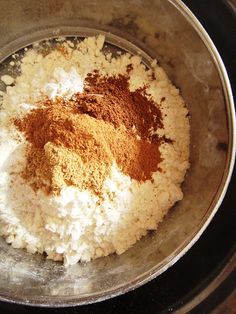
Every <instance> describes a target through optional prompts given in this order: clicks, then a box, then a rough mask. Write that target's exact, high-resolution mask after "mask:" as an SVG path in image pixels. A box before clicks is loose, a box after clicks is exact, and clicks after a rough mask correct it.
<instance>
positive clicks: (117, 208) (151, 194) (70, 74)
mask: <svg viewBox="0 0 236 314" xmlns="http://www.w3.org/2000/svg"><path fill="white" fill-rule="evenodd" d="M63 45H64V47H66V49H67V51H68V53H67V54H63V53H62V52H61V51H58V50H53V51H52V52H50V53H49V54H48V55H46V56H43V55H41V54H40V53H38V52H37V51H36V50H34V49H31V50H28V51H27V52H26V54H25V56H24V58H23V59H22V62H21V74H20V75H19V76H18V77H17V78H16V80H15V84H14V85H13V86H7V89H6V93H4V94H3V100H2V110H1V112H0V119H1V126H0V234H1V235H2V236H4V237H5V239H6V241H7V242H8V243H11V245H12V246H13V247H14V248H26V250H27V251H28V252H31V253H36V252H39V253H43V252H46V253H47V256H48V258H50V259H53V260H63V261H64V263H65V265H70V264H74V263H77V262H78V261H89V260H91V259H94V258H98V257H101V256H106V255H108V254H111V253H114V252H116V253H117V254H121V253H123V252H124V251H126V250H127V249H128V248H129V247H130V246H132V245H133V244H134V243H135V242H136V241H137V240H138V239H140V237H141V236H143V235H145V234H146V233H147V231H148V230H153V229H156V228H157V225H158V223H159V222H160V221H162V219H163V217H164V216H165V215H166V213H167V212H168V210H169V209H170V207H172V206H173V205H174V204H175V202H176V201H178V200H181V199H182V197H183V193H182V191H181V186H180V185H181V183H182V182H183V180H184V175H185V172H186V170H187V168H188V166H189V162H188V160H189V121H188V118H187V113H188V111H187V109H186V107H185V104H184V101H183V99H182V97H181V96H180V95H179V91H178V90H177V89H176V88H175V87H174V86H173V85H172V84H171V82H170V81H169V80H168V78H167V76H166V74H165V72H164V71H163V69H162V68H160V67H159V66H158V65H157V64H156V62H155V61H154V62H153V64H152V68H151V69H149V70H147V69H146V67H145V66H144V65H143V64H142V60H141V57H139V56H131V55H129V54H123V55H119V56H118V57H116V58H113V57H112V56H111V54H108V55H105V54H104V53H103V52H102V48H103V45H104V37H103V36H98V37H97V38H95V37H90V38H87V39H85V40H84V41H83V42H81V43H80V44H78V46H76V47H72V45H71V44H70V43H69V44H68V43H64V44H63ZM128 64H132V65H133V70H132V71H131V72H130V76H131V78H130V90H135V89H137V88H139V87H140V86H143V85H147V86H149V87H148V92H149V93H150V94H151V97H152V99H153V100H154V101H155V102H157V103H160V101H161V99H162V105H161V111H162V114H163V123H164V129H163V130H161V131H160V132H159V133H160V134H162V135H163V134H165V135H166V137H168V138H171V139H172V140H173V144H169V143H163V144H162V145H161V147H160V152H161V155H162V158H163V161H162V162H161V164H160V167H161V168H162V171H161V172H159V171H158V172H156V173H153V175H152V179H153V180H152V181H151V180H148V181H146V182H144V183H139V182H137V181H135V180H133V179H131V178H130V177H128V176H126V175H124V174H123V173H122V172H121V171H120V170H119V169H118V167H117V165H116V164H114V165H113V167H112V172H111V175H110V176H109V177H108V178H107V179H106V181H105V183H104V186H103V191H102V194H103V198H104V202H98V197H96V196H95V195H94V194H92V193H91V192H90V191H89V190H85V191H80V190H78V188H75V187H66V188H64V189H63V190H62V191H61V193H60V195H59V196H52V195H46V194H45V193H44V192H43V191H40V190H38V191H37V192H35V191H33V189H32V188H31V187H30V186H29V185H28V184H27V183H26V182H25V181H24V180H23V179H22V177H21V175H20V173H21V171H22V170H23V169H24V166H25V162H26V158H25V150H26V139H25V138H24V136H23V135H22V134H20V133H19V132H18V131H17V130H16V129H15V127H14V126H13V124H12V122H11V118H13V117H19V116H22V115H24V114H26V113H27V112H29V110H32V109H34V108H36V107H37V106H39V104H37V101H39V100H42V99H44V98H45V97H49V98H55V97H56V96H58V95H61V96H64V97H69V96H70V95H72V94H73V93H75V92H81V91H82V90H83V84H84V83H83V82H84V78H85V77H86V75H87V73H89V72H92V71H93V70H99V71H100V73H101V74H104V75H116V74H119V73H120V74H124V73H126V67H127V65H128ZM153 73H154V75H155V77H156V80H153V79H152V77H153ZM8 81H9V80H8ZM163 97H165V100H163Z"/></svg>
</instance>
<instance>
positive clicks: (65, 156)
mask: <svg viewBox="0 0 236 314" xmlns="http://www.w3.org/2000/svg"><path fill="white" fill-rule="evenodd" d="M85 82H86V88H85V91H84V92H82V93H77V94H75V95H72V97H71V98H70V99H63V98H61V97H60V98H59V97H57V98H56V99H55V100H49V99H47V100H46V101H44V102H42V103H40V104H39V108H38V109H35V110H32V111H31V112H30V113H29V114H27V115H26V116H25V117H24V118H23V119H15V120H14V123H15V125H16V127H17V128H18V129H19V130H20V131H21V132H24V134H25V137H26V139H27V141H29V143H30V145H29V147H28V150H27V164H26V168H25V171H24V173H23V176H24V178H25V179H26V180H27V181H28V182H30V183H31V186H32V187H33V188H34V189H44V190H45V191H46V192H48V193H51V192H53V193H57V194H58V193H60V191H61V189H62V188H63V187H66V186H71V185H73V186H75V187H77V188H79V189H82V190H83V189H90V190H91V191H92V192H94V193H95V194H97V195H99V196H101V192H102V188H103V184H104V181H105V179H106V178H107V177H108V176H109V174H110V171H111V166H112V164H113V163H116V165H117V167H118V168H119V169H120V170H121V172H122V173H124V174H126V175H128V176H129V177H130V178H132V179H135V180H137V181H140V182H142V181H145V180H150V179H151V177H152V173H154V172H156V171H157V170H158V167H159V163H160V161H161V156H160V152H159V144H160V139H158V137H157V136H152V135H151V134H150V130H152V131H157V129H158V127H163V125H162V122H161V112H160V109H159V108H158V107H157V105H156V104H155V103H154V102H153V101H151V100H148V99H147V97H146V95H145V89H140V90H136V91H135V92H130V91H129V84H128V76H127V77H125V76H121V75H120V76H119V77H118V78H116V77H109V78H106V77H101V76H99V75H98V74H97V73H96V74H94V75H88V76H87V77H86V79H85ZM144 117H145V119H144Z"/></svg>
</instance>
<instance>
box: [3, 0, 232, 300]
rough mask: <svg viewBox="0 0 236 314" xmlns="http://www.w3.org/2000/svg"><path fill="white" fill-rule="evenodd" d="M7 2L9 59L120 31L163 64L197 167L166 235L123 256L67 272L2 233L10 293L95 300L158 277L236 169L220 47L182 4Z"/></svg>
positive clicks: (162, 0)
mask: <svg viewBox="0 0 236 314" xmlns="http://www.w3.org/2000/svg"><path fill="white" fill-rule="evenodd" d="M0 5H1V10H0V25H1V27H0V29H1V33H0V47H1V49H0V58H1V60H3V59H4V58H6V56H8V55H9V54H11V53H12V52H13V51H15V50H17V49H19V48H21V47H23V46H25V45H27V44H29V43H30V42H32V41H34V40H39V39H42V38H44V37H53V36H58V35H76V34H79V33H81V32H85V33H92V32H93V29H98V30H101V31H105V32H111V33H112V34H115V35H118V36H120V37H122V38H125V39H126V40H128V41H130V42H132V43H133V44H135V45H136V46H138V47H140V48H141V49H142V50H143V51H145V52H146V53H147V54H148V55H150V56H152V57H156V58H157V59H158V60H159V61H160V63H161V65H162V66H163V67H164V69H165V70H166V71H167V73H168V74H169V77H170V78H171V79H172V80H173V82H174V83H175V84H176V85H177V86H178V87H179V88H180V90H181V93H182V95H183V97H184V99H185V101H186V103H187V105H188V107H189V111H190V121H191V168H190V170H189V171H188V174H187V176H186V180H185V182H184V185H183V191H184V199H183V200H182V201H181V202H179V203H178V204H177V205H176V206H175V207H174V209H172V210H171V211H170V213H169V214H168V215H167V217H166V219H165V220H164V222H163V223H162V224H161V225H160V227H159V229H158V232H156V233H152V234H149V235H148V236H146V237H144V238H143V239H141V240H140V241H139V242H138V243H137V244H136V245H134V246H133V247H132V248H131V249H129V250H128V251H127V252H126V253H124V254H122V255H121V256H115V255H112V256H109V257H106V258H100V259H98V260H95V261H93V262H91V263H88V264H86V265H83V264H77V265H74V266H73V267H70V268H67V269H65V268H64V267H63V266H62V265H61V264H59V263H56V262H52V261H47V260H45V258H44V257H42V256H39V255H30V254H27V253H25V252H24V251H23V250H18V249H13V248H12V247H10V246H9V245H7V244H6V243H5V241H4V240H3V239H1V240H0V247H1V250H0V299H2V300H8V301H11V302H18V303H25V304H38V305H41V306H68V305H73V304H85V303H91V302H95V301H99V300H103V299H106V298H111V297H113V296H116V295H119V294H121V293H124V292H126V291H128V290H131V289H134V288H136V287H138V286H140V285H142V284H144V283H145V282H147V281H149V280H151V279H152V278H155V277H157V276H158V275H159V274H161V273H162V272H164V271H165V270H166V269H167V268H168V267H170V266H171V265H173V264H174V263H175V262H176V261H177V260H178V259H179V258H180V257H181V256H182V255H183V254H184V253H185V252H186V251H187V250H188V249H189V248H190V247H191V246H192V245H193V244H194V243H195V242H196V241H197V239H198V238H199V237H200V235H201V234H202V232H203V231H204V230H205V228H206V227H207V225H208V224H209V222H210V221H211V219H212V217H213V216H214V214H215V213H216V211H217V209H218V207H219V206H220V203H221V201H222V198H223V197H224V194H225V191H226V189H227V185H228V183H229V179H230V175H231V172H232V168H233V160H234V153H235V143H234V133H235V130H234V109H233V100H232V95H231V90H230V84H229V80H228V78H227V74H226V71H225V68H224V65H223V63H222V61H221V59H220V57H219V54H218V53H217V51H216V48H215V47H214V45H213V43H212V42H211V40H210V39H209V37H208V35H207V34H206V32H205V31H204V29H203V28H202V27H201V25H200V24H199V22H198V21H197V20H196V18H195V17H194V16H193V15H192V14H191V12H190V11H189V10H188V9H187V8H186V7H185V6H184V5H183V4H182V3H181V2H180V1H178V0H176V1H175V0H170V1H167V0H110V1H108V0H107V1H101V0H100V1H98V0H70V1H65V0H50V1H48V0H41V1H36V0H22V1H17V0H8V1H5V0H0ZM144 210H145V209H144ZM222 236H223V235H222ZM170 284H171V283H170Z"/></svg>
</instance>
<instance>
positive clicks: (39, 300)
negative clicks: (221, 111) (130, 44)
mask: <svg viewBox="0 0 236 314" xmlns="http://www.w3.org/2000/svg"><path fill="white" fill-rule="evenodd" d="M168 2H169V3H171V4H172V5H173V6H174V7H175V8H176V9H177V10H178V11H179V13H180V14H182V15H183V16H184V17H185V19H186V20H187V21H188V22H189V24H190V25H191V26H192V27H193V28H194V30H195V31H196V32H197V34H198V35H199V37H200V38H201V40H202V41H203V43H204V45H205V46H206V48H207V50H208V51H209V53H210V55H211V57H212V58H213V60H214V64H215V66H216V68H217V71H218V74H219V76H220V81H221V84H222V88H223V94H224V98H225V105H226V109H227V118H228V120H227V122H228V128H229V149H228V156H227V160H226V167H225V169H224V174H223V176H222V180H221V183H220V185H219V187H218V190H217V192H216V194H215V197H214V199H213V200H212V202H211V204H210V205H209V207H208V211H207V214H206V215H205V216H204V217H203V220H202V223H201V226H200V225H199V230H198V231H196V232H195V234H192V235H191V236H189V237H188V238H187V239H185V241H184V242H183V243H182V244H181V246H179V247H178V248H177V249H176V250H175V251H174V252H172V254H171V255H170V256H168V257H167V258H166V259H165V260H164V261H163V262H162V263H161V264H158V265H157V266H154V267H153V268H152V269H150V270H149V271H147V272H145V273H143V274H142V275H140V276H138V277H137V278H135V279H134V280H133V281H131V282H129V283H127V284H121V285H118V286H116V287H115V288H110V289H107V290H105V291H102V292H96V293H94V294H84V295H82V296H68V295H65V296H63V300H62V296H37V297H36V296H29V297H19V296H17V295H12V294H11V295H9V294H7V293H2V292H0V301H4V302H10V303H16V304H22V305H30V306H40V307H69V306H77V305H86V304H91V303H95V302H100V301H103V300H106V299H110V298H113V297H115V296H118V295H121V294H124V293H126V292H128V291H131V290H134V289H136V288H138V287H140V286H142V285H143V284H145V283H147V282H149V281H150V280H152V279H154V278H156V277H157V276H159V275H160V274H162V273H163V272H164V271H166V270H167V269H168V268H169V267H171V266H172V265H174V264H175V263H176V262H177V261H178V260H179V259H180V258H181V257H182V256H183V255H184V254H185V253H186V252H187V251H188V250H189V249H190V248H191V247H192V246H193V245H194V243H195V242H196V241H197V240H198V239H199V238H200V236H201V235H202V233H203V232H204V231H205V229H206V228H207V226H208V225H209V223H210V222H211V220H212V219H213V217H214V215H215V214H216V212H217V210H218V209H219V207H220V205H221V203H222V201H223V199H224V196H225V194H226V191H227V188H228V185H229V182H230V179H231V176H232V172H233V168H234V161H235V153H236V126H235V115H234V100H233V95H232V90H231V85H230V81H229V78H228V74H227V71H226V68H225V66H224V63H223V61H222V59H221V56H220V54H219V52H218V50H217V48H216V47H215V45H214V43H213V41H212V40H211V38H210V36H209V35H208V33H207V32H206V30H205V29H204V27H203V26H202V24H201V23H200V22H199V20H198V19H197V17H196V16H195V15H194V14H193V13H192V11H191V10H190V9H189V8H188V7H187V6H186V5H185V4H184V3H183V2H182V1H179V0H168Z"/></svg>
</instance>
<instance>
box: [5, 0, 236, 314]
mask: <svg viewBox="0 0 236 314" xmlns="http://www.w3.org/2000/svg"><path fill="white" fill-rule="evenodd" d="M183 2H185V3H186V4H187V5H188V7H189V8H190V9H191V10H192V11H193V13H194V14H195V15H196V16H197V17H198V19H199V20H200V22H201V23H202V24H203V26H204V27H205V29H206V30H207V31H208V33H209V35H210V37H211V38H212V40H213V42H214V43H215V45H216V47H217V48H218V51H219V52H220V54H221V56H222V58H223V61H224V63H225V66H226V69H227V71H228V75H229V78H230V81H231V85H232V88H233V93H234V98H235V96H236V89H235V87H236V75H235V74H236V11H235V9H233V7H232V6H231V5H230V2H231V3H233V2H234V4H235V5H236V3H235V1H226V0H225V1H224V0H185V1H183ZM235 187H236V173H235V172H234V174H233V177H232V180H231V183H230V186H229V189H228V192H227V194H226V197H225V199H224V201H223V204H222V206H221V207H220V209H219V211H218V212H217V214H216V216H215V217H214V219H213V221H212V222H211V224H210V225H209V227H208V228H207V230H206V231H205V232H204V234H203V235H202V237H201V238H200V240H199V241H198V242H197V243H196V244H195V245H194V246H193V247H192V248H191V249H190V251H189V252H188V253H187V254H186V255H185V256H184V257H183V258H181V260H180V261H178V262H177V263H176V264H175V265H174V266H173V267H171V268H170V269H168V270H167V271H166V272H165V273H164V274H162V275H161V276H159V277H158V278H156V279H155V280H153V281H151V282H150V283H148V284H146V285H144V286H142V287H140V288H138V289H136V290H135V291H131V292H129V293H127V294H125V295H122V296H119V297H116V298H114V299H111V300H107V301H104V302H100V303H97V304H92V305H86V306H80V307H73V308H65V309H47V308H33V307H27V306H19V305H13V304H8V303H0V313H17V314H21V313H24V314H25V313H34V314H37V313H44V314H46V313H52V314H56V313H57V314H61V313H64V314H75V313H78V314H81V313H84V314H88V313H89V314H98V313H99V314H100V313H108V314H109V313H110V314H119V313H122V314H126V313H129V314H132V313H137V314H139V313H142V314H150V313H169V312H173V311H174V310H175V309H178V308H181V306H182V305H183V304H185V303H187V302H189V301H191V300H192V299H193V298H194V297H195V296H196V295H197V294H198V293H199V292H201V291H202V290H203V289H204V288H206V287H207V285H208V284H209V283H210V282H211V281H212V280H213V279H214V278H215V277H216V276H217V275H218V274H219V273H220V271H221V270H222V269H223V268H224V267H225V265H226V264H227V263H228V261H229V259H230V258H231V257H232V255H233V253H234V252H235V248H236V226H235V221H236V210H235V208H234V201H235V196H234V193H235V192H236V191H235ZM234 191H235V192H234ZM235 287H236V274H235V272H234V273H231V275H230V276H229V277H228V278H227V279H226V280H225V281H224V282H223V284H221V286H220V287H219V288H218V289H217V290H216V291H215V292H214V293H213V294H211V296H210V297H208V298H207V299H206V300H204V302H202V303H201V304H200V305H198V306H197V307H196V308H195V309H194V310H192V311H191V313H209V312H210V311H211V310H213V309H215V308H217V306H218V305H219V304H220V303H222V302H223V301H224V300H225V298H226V297H227V296H228V295H229V294H230V293H231V292H232V291H233V289H235ZM228 313H236V312H234V310H233V309H232V311H231V310H230V312H228Z"/></svg>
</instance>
